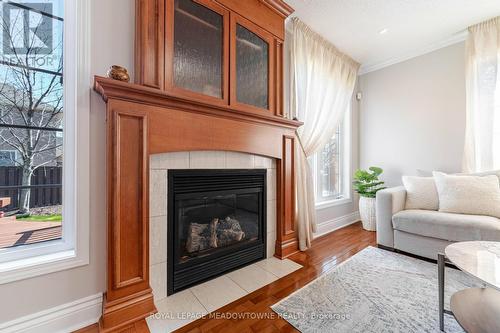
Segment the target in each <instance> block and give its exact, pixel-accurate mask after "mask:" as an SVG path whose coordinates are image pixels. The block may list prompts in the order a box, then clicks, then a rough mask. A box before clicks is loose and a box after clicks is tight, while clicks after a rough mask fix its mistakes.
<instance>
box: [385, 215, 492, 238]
mask: <svg viewBox="0 0 500 333" xmlns="http://www.w3.org/2000/svg"><path fill="white" fill-rule="evenodd" d="M392 224H393V226H394V229H396V230H399V231H404V232H408V233H411V234H416V235H421V236H426V237H434V238H439V239H444V240H448V241H454V242H458V241H467V240H489V241H500V220H499V219H497V218H495V217H491V216H483V215H464V214H454V213H444V212H436V211H430V210H403V211H400V212H398V213H396V214H394V216H393V217H392Z"/></svg>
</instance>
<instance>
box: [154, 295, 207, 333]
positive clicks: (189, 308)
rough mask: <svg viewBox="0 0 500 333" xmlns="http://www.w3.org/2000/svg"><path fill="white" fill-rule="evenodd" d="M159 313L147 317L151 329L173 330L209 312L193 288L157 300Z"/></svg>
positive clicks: (162, 332)
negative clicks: (195, 294)
mask: <svg viewBox="0 0 500 333" xmlns="http://www.w3.org/2000/svg"><path fill="white" fill-rule="evenodd" d="M156 308H157V309H158V313H157V314H156V315H155V316H153V317H150V318H148V319H147V323H148V326H149V330H150V331H151V332H152V333H156V332H158V333H159V332H161V333H164V332H171V331H174V330H176V329H178V328H180V327H182V326H184V325H187V324H189V323H190V322H191V321H193V320H194V319H196V318H200V317H201V316H203V315H205V314H207V313H208V312H207V310H206V309H205V307H204V306H203V305H202V304H201V303H200V301H198V299H197V298H196V296H194V294H193V292H192V291H191V290H184V291H181V292H178V293H177V294H175V295H172V296H170V297H167V298H165V299H163V300H161V301H159V302H156Z"/></svg>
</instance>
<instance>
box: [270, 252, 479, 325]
mask: <svg viewBox="0 0 500 333" xmlns="http://www.w3.org/2000/svg"><path fill="white" fill-rule="evenodd" d="M445 278H446V282H445V286H446V288H445V308H449V300H450V296H451V295H452V294H453V293H454V292H456V291H458V290H461V289H465V288H470V287H477V286H483V284H482V283H481V282H480V281H479V280H476V279H474V278H472V277H470V276H468V275H466V274H465V273H463V272H461V271H458V270H456V269H451V268H447V269H446V272H445ZM437 285H438V281H437V265H436V264H433V263H430V262H426V261H423V260H419V259H415V258H411V257H408V256H405V255H402V254H397V253H393V252H389V251H385V250H381V249H377V248H374V247H368V248H366V249H364V250H363V251H361V252H359V253H358V254H356V255H354V256H353V257H352V258H350V259H349V260H347V261H346V262H344V263H342V264H340V265H339V266H337V267H336V268H334V269H333V270H331V271H329V272H327V273H326V274H324V275H322V276H321V277H319V278H318V279H316V280H314V281H312V282H311V283H309V284H308V285H306V286H305V287H303V288H301V289H299V290H298V291H296V292H295V293H293V294H291V295H290V296H288V297H287V298H285V299H283V300H281V301H280V302H279V303H277V304H275V305H273V306H272V309H273V310H274V311H275V312H276V313H278V314H279V315H280V316H282V317H283V318H284V319H285V320H286V321H288V322H289V323H290V324H291V325H293V326H294V327H295V328H297V329H298V330H299V331H301V332H376V333H382V332H391V333H392V332H405V333H413V332H440V330H439V324H438V320H439V316H438V287H437ZM445 332H449V333H458V332H460V333H461V332H464V331H463V330H462V328H461V327H460V325H459V324H458V323H457V322H456V321H455V319H454V318H453V316H450V315H445Z"/></svg>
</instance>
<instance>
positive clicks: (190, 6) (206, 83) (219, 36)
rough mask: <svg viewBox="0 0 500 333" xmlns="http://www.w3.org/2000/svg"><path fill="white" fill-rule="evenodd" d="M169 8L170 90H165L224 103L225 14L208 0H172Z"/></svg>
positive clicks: (226, 22) (226, 42)
mask: <svg viewBox="0 0 500 333" xmlns="http://www.w3.org/2000/svg"><path fill="white" fill-rule="evenodd" d="M173 6H174V10H173V17H171V18H170V19H173V34H172V35H171V38H172V41H171V45H172V44H173V45H172V47H171V50H172V51H171V52H172V53H173V54H171V58H172V68H171V69H170V70H171V77H170V78H168V74H169V73H168V72H167V78H168V80H167V82H168V83H167V85H168V84H169V83H170V84H171V87H167V90H168V88H171V90H173V91H174V92H175V93H178V94H181V95H187V96H188V97H196V95H198V97H199V96H203V97H208V99H217V100H220V101H221V102H223V101H224V100H226V101H227V96H226V94H227V89H226V87H225V85H226V81H227V67H228V65H227V63H226V62H227V60H226V59H227V56H228V54H226V53H228V52H227V50H228V45H227V44H228V35H229V32H228V31H226V30H227V28H228V22H229V17H228V13H227V11H226V10H225V9H223V8H222V7H220V6H218V5H217V4H215V3H214V2H213V1H209V0H173ZM168 19H169V17H168V16H167V20H168ZM167 71H168V70H167ZM226 104H227V102H226Z"/></svg>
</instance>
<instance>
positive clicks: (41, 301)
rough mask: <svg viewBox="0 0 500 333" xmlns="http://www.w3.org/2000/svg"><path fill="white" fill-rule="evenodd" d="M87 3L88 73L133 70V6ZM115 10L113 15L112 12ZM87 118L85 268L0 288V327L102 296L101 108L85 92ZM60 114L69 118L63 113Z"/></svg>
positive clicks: (112, 0)
mask: <svg viewBox="0 0 500 333" xmlns="http://www.w3.org/2000/svg"><path fill="white" fill-rule="evenodd" d="M91 1H92V23H91V24H92V36H91V41H92V46H91V47H92V59H91V61H92V73H93V74H98V75H105V74H106V71H107V69H108V67H109V66H110V65H112V64H120V65H123V66H125V67H127V68H129V69H131V70H132V69H133V64H134V49H133V43H134V3H135V2H134V0H106V1H100V0H91ZM117 8H120V10H119V11H117V10H116V9H117ZM92 81H93V78H90V77H89V96H90V97H89V98H91V114H90V126H91V134H90V138H91V139H90V154H91V156H90V172H91V174H90V179H91V183H90V191H91V193H90V219H91V220H90V235H91V236H90V237H91V238H90V264H89V265H87V266H84V267H79V268H76V269H71V270H67V271H62V272H57V273H53V274H49V275H45V276H40V277H36V278H32V279H26V280H22V281H17V282H12V283H8V284H3V285H0V295H1V296H0V299H1V300H0V323H3V322H6V321H9V320H12V319H15V318H18V317H21V316H24V315H28V314H32V313H35V312H39V311H42V310H45V309H48V308H51V307H55V306H58V305H61V304H64V303H69V302H72V301H75V300H78V299H80V298H83V297H86V296H90V295H94V294H96V293H99V292H103V291H104V290H105V274H106V273H105V265H106V201H105V200H106V198H105V191H103V188H102V184H105V144H104V143H105V112H104V111H105V108H104V103H103V102H102V100H101V99H100V98H99V97H98V96H97V95H96V94H95V93H94V92H91V86H92ZM65 112H71V110H66V111H65Z"/></svg>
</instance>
